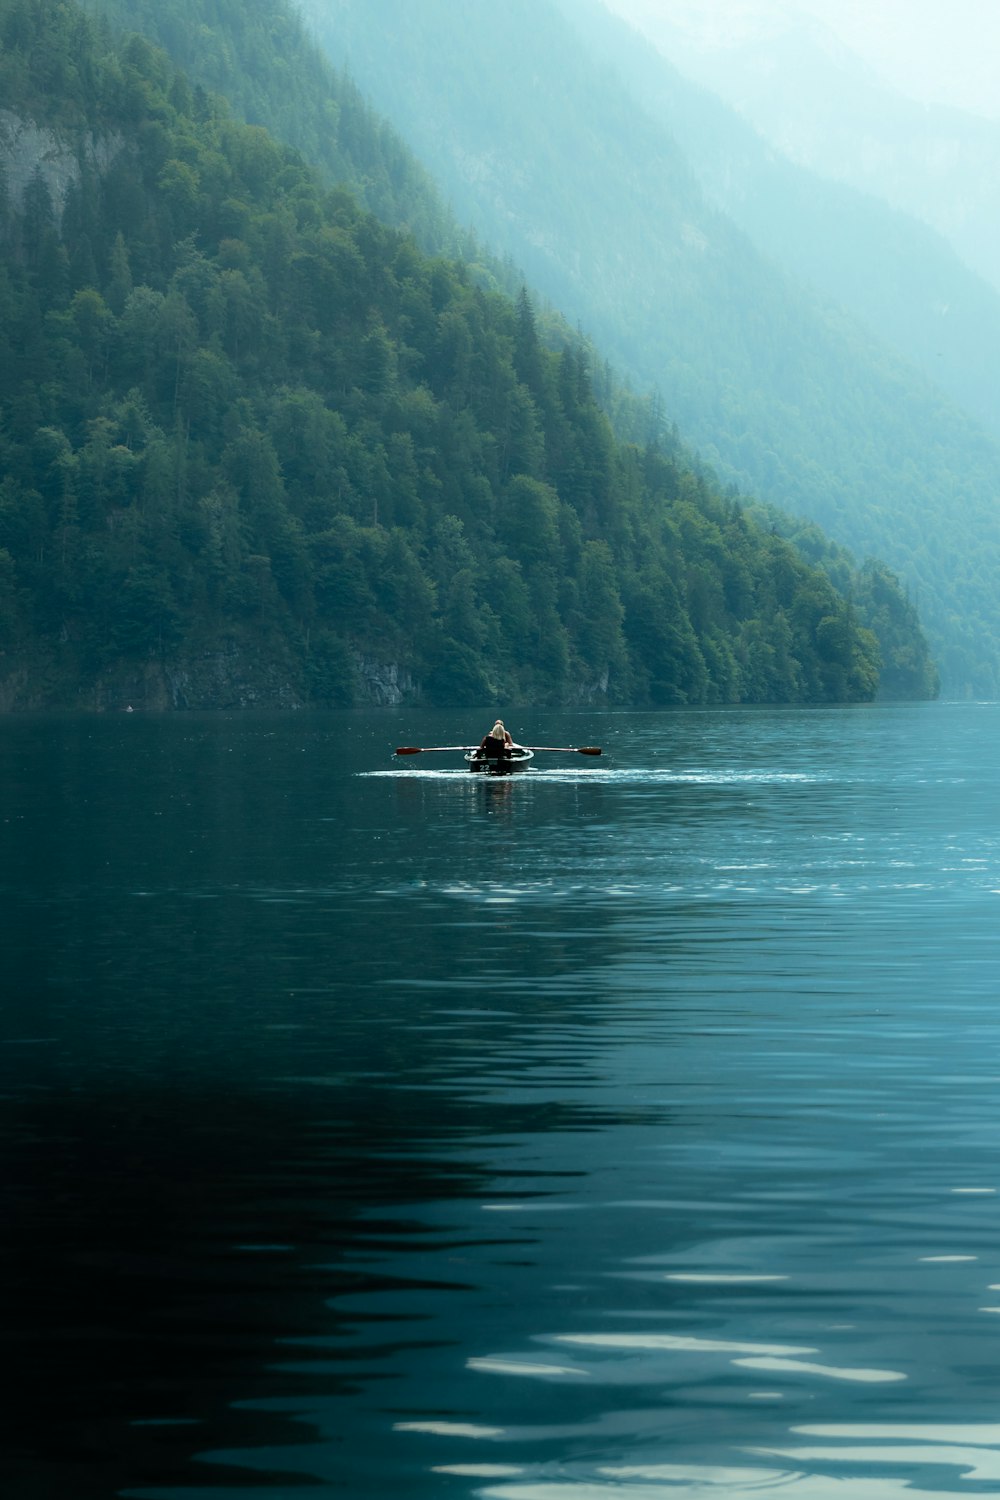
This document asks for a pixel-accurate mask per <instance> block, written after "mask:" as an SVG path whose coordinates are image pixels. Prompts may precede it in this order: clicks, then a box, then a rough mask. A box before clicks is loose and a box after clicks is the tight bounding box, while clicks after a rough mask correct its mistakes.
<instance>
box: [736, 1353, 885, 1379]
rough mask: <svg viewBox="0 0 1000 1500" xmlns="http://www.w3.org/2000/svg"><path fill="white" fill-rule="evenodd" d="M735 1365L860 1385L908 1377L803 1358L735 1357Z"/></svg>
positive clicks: (747, 1368) (748, 1368)
mask: <svg viewBox="0 0 1000 1500" xmlns="http://www.w3.org/2000/svg"><path fill="white" fill-rule="evenodd" d="M733 1364H734V1365H739V1366H740V1367H741V1368H742V1369H745V1370H769V1371H771V1372H772V1373H779V1372H780V1373H781V1374H788V1375H821V1376H823V1377H824V1378H825V1379H827V1380H850V1381H853V1382H856V1383H857V1384H858V1385H889V1384H891V1383H892V1382H893V1381H897V1380H905V1379H906V1378H907V1377H906V1376H905V1375H903V1374H901V1373H900V1371H899V1370H866V1369H857V1370H848V1369H845V1368H843V1367H842V1366H839V1365H819V1364H813V1363H810V1362H809V1361H808V1360H801V1359H780V1358H777V1359H775V1358H772V1357H770V1356H767V1355H765V1356H763V1357H761V1358H756V1357H754V1358H751V1359H734V1360H733Z"/></svg>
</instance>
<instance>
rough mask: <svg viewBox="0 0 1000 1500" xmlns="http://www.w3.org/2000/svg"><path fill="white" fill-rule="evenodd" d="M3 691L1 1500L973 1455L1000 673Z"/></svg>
mask: <svg viewBox="0 0 1000 1500" xmlns="http://www.w3.org/2000/svg"><path fill="white" fill-rule="evenodd" d="M478 717H479V718H481V719H483V721H484V724H483V725H480V723H479V722H478V719H477V722H475V723H474V724H470V723H469V721H468V720H467V719H462V718H460V717H459V716H457V715H448V714H431V713H412V712H410V713H405V714H403V713H398V712H395V711H382V712H369V713H343V714H329V715H295V714H291V715H286V716H281V717H279V716H256V715H247V716H242V717H235V716H234V717H230V716H215V717H210V716H199V715H184V716H177V717H173V718H169V719H160V718H146V717H144V716H141V715H129V716H119V717H116V718H114V719H92V718H87V719H83V718H24V719H7V720H4V721H3V724H2V728H0V789H2V793H0V882H2V884H3V898H4V899H3V906H2V910H3V918H2V922H3V930H2V936H3V953H4V974H5V980H4V985H3V998H2V1003H0V1127H2V1128H0V1209H2V1220H3V1225H4V1230H3V1235H2V1250H0V1284H2V1286H3V1289H4V1295H5V1309H4V1316H3V1321H2V1327H3V1330H4V1331H3V1340H4V1351H3V1358H4V1369H5V1372H6V1373H7V1375H8V1377H9V1389H8V1394H7V1398H6V1400H5V1403H4V1408H3V1412H4V1418H3V1420H4V1422H5V1424H6V1427H7V1431H6V1432H5V1434H4V1440H3V1450H2V1451H3V1454H4V1462H5V1465H6V1467H7V1469H8V1471H9V1475H8V1477H7V1479H6V1481H5V1486H6V1487H5V1490H4V1494H5V1497H6V1496H9V1497H11V1500H22V1497H24V1500H27V1497H30V1500H39V1497H40V1500H48V1497H49V1496H52V1497H56V1496H58V1497H63V1496H67V1497H72V1500H97V1497H104V1496H118V1495H120V1496H128V1497H143V1500H146V1497H148V1500H181V1497H183V1500H206V1497H213V1500H250V1497H254V1500H262V1497H276V1496H280V1497H286V1496H292V1495H298V1494H300V1493H302V1494H312V1495H316V1496H322V1497H327V1496H329V1497H355V1496H357V1497H379V1500H381V1497H386V1500H388V1497H394V1500H395V1497H400V1496H404V1495H405V1496H407V1497H411V1496H412V1497H417V1500H423V1497H436V1496H456V1497H471V1496H485V1497H492V1500H654V1497H655V1500H694V1497H697V1500H709V1497H711V1500H744V1497H750V1496H753V1497H759V1496H771V1495H774V1496H779V1495H780V1496H782V1497H785V1496H794V1497H795V1500H834V1497H843V1500H896V1497H903V1496H906V1495H909V1494H911V1493H912V1494H915V1495H923V1496H943V1495H955V1494H963V1495H976V1494H996V1493H1000V1417H998V1414H997V1409H998V1408H997V1402H998V1372H1000V1087H998V1085H1000V964H998V958H1000V951H998V934H1000V921H998V918H1000V775H998V772H1000V751H998V744H1000V706H997V705H994V704H962V705H956V704H933V705H913V706H905V705H904V706H898V705H892V706H884V707H883V706H874V707H865V708H854V709H840V710H813V711H798V710H781V711H779V710H775V711H770V710H755V711H739V710H715V711H699V712H694V711H691V712H687V711H684V712H676V713H671V714H660V715H654V714H642V715H635V714H625V713H622V714H593V715H586V714H575V715H568V714H567V715H560V714H553V713H547V714H539V715H536V716H534V717H532V718H530V719H529V718H527V717H525V716H520V715H517V714H513V713H512V714H509V715H508V716H507V720H508V724H509V725H510V727H511V728H512V729H513V730H514V732H515V733H516V734H518V736H519V737H520V738H522V739H524V740H526V741H527V742H529V743H536V742H537V743H549V744H576V743H581V742H582V743H587V744H593V743H599V744H603V746H604V748H605V754H604V756H603V757H602V758H601V759H600V760H596V759H587V758H583V757H579V756H577V757H574V756H542V755H539V756H537V757H536V760H535V763H534V768H533V769H532V770H531V771H529V772H526V773H522V774H520V775H518V776H516V777H509V778H502V779H499V778H498V779H492V778H489V779H487V778H479V777H472V776H470V775H468V773H467V772H465V771H464V770H463V769H461V762H460V758H459V757H457V756H454V757H452V756H435V757H430V756H420V757H413V758H407V759H405V760H403V759H396V758H395V757H394V756H393V755H392V749H393V747H394V746H395V745H396V744H400V743H409V744H413V743H428V744H429V743H434V744H454V743H461V742H462V741H463V740H464V739H468V738H470V737H471V738H478V736H479V734H480V733H482V732H483V728H484V727H485V721H486V719H488V718H490V717H491V711H489V710H487V711H485V712H484V713H483V714H481V715H479V716H478Z"/></svg>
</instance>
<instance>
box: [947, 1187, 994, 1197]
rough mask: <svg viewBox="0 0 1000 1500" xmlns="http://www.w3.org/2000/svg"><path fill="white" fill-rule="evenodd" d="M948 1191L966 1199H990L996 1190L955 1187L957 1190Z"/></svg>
mask: <svg viewBox="0 0 1000 1500" xmlns="http://www.w3.org/2000/svg"><path fill="white" fill-rule="evenodd" d="M950 1191H951V1192H952V1193H955V1194H963V1195H964V1196H965V1197H968V1198H975V1197H982V1198H988V1197H991V1196H992V1195H993V1194H994V1193H995V1192H996V1188H995V1187H957V1188H951V1189H950Z"/></svg>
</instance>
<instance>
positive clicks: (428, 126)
mask: <svg viewBox="0 0 1000 1500" xmlns="http://www.w3.org/2000/svg"><path fill="white" fill-rule="evenodd" d="M300 4H301V8H302V10H303V13H304V15H305V16H306V19H307V21H308V22H309V24H310V25H311V26H312V27H313V28H314V31H315V34H316V36H317V38H318V39H319V40H320V42H321V43H322V45H323V47H324V49H325V50H326V52H327V54H328V56H329V58H330V60H331V62H332V63H333V64H334V65H335V66H337V67H340V66H343V65H344V64H345V63H346V64H349V66H350V68H351V70H352V74H353V76H354V78H355V79H356V81H357V82H358V83H359V84H360V86H361V87H362V89H364V90H365V92H366V94H367V95H368V96H369V97H370V98H371V100H372V102H373V103H374V105H375V107H376V108H378V109H380V110H382V111H384V112H385V114H386V115H387V116H388V117H389V119H390V120H391V121H392V123H393V124H394V125H395V126H396V127H397V129H399V130H400V131H401V133H402V134H403V136H404V138H405V139H406V141H407V143H408V144H409V145H410V146H411V148H412V149H413V150H414V151H415V152H416V153H417V155H418V156H419V158H420V160H421V161H422V162H423V164H424V166H425V167H427V168H428V170H430V171H431V172H432V173H433V175H434V177H435V180H436V181H437V183H438V184H439V187H440V189H441V191H442V192H443V193H444V194H445V195H446V197H447V199H448V201H449V203H450V204H451V205H452V207H453V209H454V211H455V213H456V214H457V216H458V217H459V218H460V220H461V221H462V222H463V223H466V224H469V225H474V226H475V227H476V230H477V232H478V233H479V234H480V236H481V238H482V239H483V240H484V242H486V243H488V244H490V245H491V246H492V248H493V249H494V250H495V251H496V252H497V253H498V254H501V255H509V256H510V257H511V258H512V259H514V260H515V261H516V262H517V263H518V264H519V265H520V266H521V267H523V269H524V273H525V275H526V277H527V280H528V282H529V284H530V285H531V286H532V287H534V288H536V289H537V290H538V291H539V293H540V294H541V295H542V296H544V297H546V298H548V299H549V300H551V301H552V302H553V303H554V304H555V305H557V306H558V307H559V308H560V309H561V311H562V312H563V313H564V314H565V315H566V316H567V317H569V318H570V319H572V320H578V321H579V322H580V323H581V324H582V325H583V326H584V327H585V328H586V330H587V332H588V334H590V335H591V336H592V337H593V338H594V339H595V341H596V342H597V344H598V346H599V347H600V349H601V351H602V353H603V354H604V355H605V356H606V357H608V358H610V359H611V361H612V362H613V363H614V365H615V366H616V367H617V368H618V369H619V370H621V371H622V372H623V373H624V374H625V375H626V376H627V377H628V378H629V379H630V380H631V381H632V382H633V384H634V385H635V386H636V388H637V389H640V390H644V391H645V390H651V389H657V390H659V392H660V393H661V396H662V399H663V402H664V405H665V407H666V410H667V411H668V412H669V414H670V417H671V419H672V420H673V421H675V422H676V423H677V424H678V426H679V428H680V430H681V432H682V433H683V435H684V438H685V441H686V442H689V443H691V444H693V445H694V446H695V447H696V448H697V450H698V452H699V453H700V455H701V456H702V458H703V459H704V460H705V461H706V462H707V463H709V464H710V465H711V466H712V467H713V469H714V470H715V472H716V473H717V474H718V475H719V476H720V478H721V479H722V481H723V482H724V483H725V484H727V485H728V484H733V485H735V486H736V487H737V488H738V489H739V491H740V492H741V493H744V494H749V495H760V496H762V497H763V498H765V499H766V500H767V501H768V502H770V503H772V504H775V505H778V506H780V507H781V508H782V509H783V510H784V511H786V512H789V513H791V514H793V515H796V516H804V517H808V518H809V519H811V520H813V521H815V522H816V523H817V524H818V525H820V526H821V527H822V528H823V530H824V531H826V532H827V533H828V534H829V535H830V536H832V537H833V538H834V539H835V540H836V541H838V542H839V543H841V545H843V546H846V547H848V548H849V549H850V550H851V551H852V552H853V553H854V554H855V555H856V556H858V557H864V556H866V555H869V554H872V555H875V556H878V557H880V558H883V559H884V560H885V561H886V562H887V563H888V565H889V566H890V567H891V568H892V569H893V571H894V572H895V573H897V574H898V576H899V577H900V578H901V579H903V580H904V582H905V585H906V587H907V588H908V589H909V590H910V591H911V593H912V595H913V596H914V598H916V599H918V600H919V608H920V616H921V620H922V622H923V624H924V627H925V629H926V631H927V634H928V638H929V640H930V642H931V647H932V650H933V652H934V654H935V658H936V660H937V662H938V665H939V667H940V669H941V675H942V680H943V684H944V691H945V692H946V693H948V694H949V695H950V696H955V697H961V696H966V695H969V694H974V695H983V696H987V695H995V694H996V693H997V692H1000V595H998V592H997V589H996V586H995V580H996V577H997V572H998V569H1000V508H998V499H1000V443H998V442H997V441H996V440H995V438H994V437H993V436H992V435H991V434H990V433H988V432H987V431H986V430H985V429H984V428H983V426H982V425H981V424H980V423H979V422H977V421H976V420H975V418H974V417H973V416H972V415H970V414H969V413H968V412H967V411H965V410H962V409H960V408H959V407H958V406H957V405H956V403H955V402H954V401H953V400H951V399H950V398H949V397H948V396H947V395H946V394H945V392H944V390H943V389H941V388H940V387H939V386H937V385H936V384H934V383H933V382H932V381H931V380H930V379H928V378H927V377H926V376H925V375H923V374H922V373H920V372H919V371H918V370H917V369H915V367H914V365H913V364H912V362H911V361H910V359H909V358H908V357H906V355H905V354H904V352H902V351H900V350H897V349H894V348H893V347H891V346H890V344H889V343H888V342H887V339H886V336H885V334H884V333H883V334H882V335H877V334H875V333H874V332H873V331H872V330H871V329H869V328H867V327H865V326H864V325H863V324H862V322H861V321H860V318H859V316H857V315H855V314H854V313H852V312H850V311H849V310H848V309H847V308H846V307H844V306H843V305H838V304H837V303H835V302H834V301H833V300H832V298H831V297H830V296H827V295H824V294H823V293H821V292H819V291H817V290H816V288H815V287H813V286H810V285H807V284H806V283H805V282H804V281H802V280H797V279H795V278H794V277H793V276H791V275H789V274H787V273H786V272H784V271H783V270H782V269H781V268H780V266H779V265H778V264H777V263H776V262H775V261H774V260H773V259H772V258H771V257H770V256H769V255H768V254H767V253H765V252H763V251H762V249H761V248H759V247H758V245H757V244H755V243H754V241H753V240H752V239H751V237H750V236H749V235H748V234H746V233H744V232H742V231H741V230H740V229H739V228H738V227H737V225H736V224H735V223H734V221H733V220H732V219H731V218H729V217H728V216H727V215H726V214H724V213H723V212H721V211H719V209H718V208H717V207H713V206H712V204H711V203H710V202H709V201H708V199H707V198H706V195H705V192H704V191H703V190H702V188H701V186H700V184H699V181H698V172H697V170H696V167H695V165H694V164H693V162H692V161H691V160H690V159H689V158H688V157H687V156H686V155H685V152H684V150H683V149H682V147H681V145H680V144H679V141H678V139H677V136H676V134H674V133H672V132H671V130H670V129H669V128H667V127H666V125H665V123H664V118H665V116H667V115H669V116H670V118H671V119H675V118H676V114H677V111H678V110H680V109H682V108H684V107H685V105H684V101H683V100H682V99H680V98H679V97H673V95H672V93H671V91H672V89H673V81H672V76H671V70H670V69H669V67H668V65H667V64H665V63H663V62H662V60H661V61H660V66H659V70H658V72H659V79H660V82H659V87H660V89H661V91H662V93H663V94H664V95H666V94H668V93H671V100H670V105H671V108H670V110H669V111H668V110H666V109H663V110H662V111H660V112H659V113H658V114H656V115H654V113H653V112H652V108H651V107H650V108H649V109H647V108H644V107H643V102H641V101H646V100H648V99H650V98H651V97H652V94H653V89H652V87H651V86H650V85H649V83H648V81H647V82H646V83H644V84H643V85H642V88H641V89H640V87H639V83H638V82H637V79H636V73H635V70H634V67H633V63H634V57H633V52H634V49H625V48H622V47H618V46H617V45H616V44H615V45H613V42H612V35H611V33H612V30H613V26H614V18H612V17H610V16H608V15H607V14H606V13H604V12H603V11H600V8H597V7H594V6H592V5H591V4H589V3H588V0H504V3H503V4H502V5H491V4H487V3H468V4H456V3H454V0H420V3H419V4H411V3H410V0H365V3H364V4H356V3H353V0H300ZM598 12H599V13H600V15H601V17H602V19H603V23H604V24H602V26H601V27H600V28H599V29H598V28H597V27H596V25H594V26H591V25H590V23H589V22H588V20H587V18H588V17H593V16H594V15H595V14H598ZM619 29H620V28H619ZM647 50H648V49H647ZM653 62H655V58H654V59H653ZM651 66H652V63H651ZM540 80H544V81H545V82H544V87H542V86H540ZM700 128H701V127H700V125H699V123H698V121H695V120H692V122H691V129H700ZM725 169H726V170H727V171H729V172H731V174H732V179H733V180H732V182H731V184H730V192H731V193H732V194H733V195H735V194H737V193H738V192H739V191H740V188H741V186H742V185H743V183H744V181H745V179H744V177H743V176H742V174H743V170H744V163H743V161H742V160H741V159H740V158H738V157H737V158H732V157H727V159H726V163H725ZM746 185H747V189H748V191H751V192H752V191H753V184H752V182H749V181H747V183H746ZM772 203H773V199H772ZM831 218H832V219H834V221H835V214H831ZM828 222H829V221H828ZM837 227H838V229H840V228H841V227H842V226H839V225H838V226H837ZM897 228H898V229H899V235H898V237H897V238H896V239H895V240H894V241H893V242H892V243H891V244H887V243H886V242H885V241H884V240H883V241H882V243H881V244H880V245H876V244H874V243H873V244H872V249H871V253H872V255H873V256H874V255H877V254H883V255H890V256H892V257H893V260H892V264H893V265H894V267H896V274H897V275H898V277H899V280H900V284H901V293H902V290H903V283H904V282H905V281H906V278H907V277H908V276H909V275H910V272H911V269H912V266H913V261H912V260H911V259H910V258H909V257H910V253H911V251H913V250H916V251H917V253H919V247H914V246H913V245H912V243H910V242H909V241H905V237H903V236H902V231H901V229H900V228H899V226H898V225H897ZM774 233H775V235H777V234H779V233H780V229H779V228H775V230H774ZM904 252H905V253H904ZM855 264H856V261H855ZM872 279H873V286H874V283H875V280H876V278H875V277H874V275H873V278H872ZM919 315H921V314H920V312H918V310H917V309H916V308H915V309H914V316H919ZM956 315H957V309H956ZM923 316H924V317H925V319H928V320H929V319H932V316H933V312H932V309H931V308H924V309H923ZM980 335H981V337H985V338H988V337H989V331H988V325H984V326H983V327H982V328H981V329H980ZM931 336H932V335H931V333H930V330H929V329H925V338H924V340H923V341H922V342H923V344H924V347H925V349H926V346H927V341H928V340H929V339H930V338H931ZM915 342H916V340H911V341H910V347H911V348H912V346H913V343H915ZM937 362H938V363H942V361H937Z"/></svg>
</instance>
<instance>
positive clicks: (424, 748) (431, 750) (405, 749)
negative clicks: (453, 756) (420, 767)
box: [396, 745, 476, 755]
mask: <svg viewBox="0 0 1000 1500" xmlns="http://www.w3.org/2000/svg"><path fill="white" fill-rule="evenodd" d="M475 748H476V747H475V745H397V747H396V754H397V755H443V754H444V753H445V751H453V750H475Z"/></svg>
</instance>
